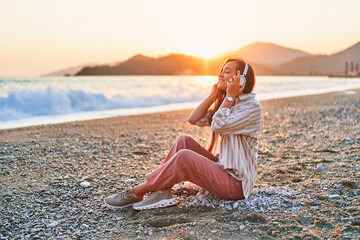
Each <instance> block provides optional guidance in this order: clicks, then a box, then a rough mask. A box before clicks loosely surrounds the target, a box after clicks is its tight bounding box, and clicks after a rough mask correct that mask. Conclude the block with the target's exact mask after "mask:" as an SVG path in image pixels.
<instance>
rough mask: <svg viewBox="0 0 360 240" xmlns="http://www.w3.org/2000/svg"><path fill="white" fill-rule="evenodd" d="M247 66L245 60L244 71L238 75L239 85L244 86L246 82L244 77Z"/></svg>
mask: <svg viewBox="0 0 360 240" xmlns="http://www.w3.org/2000/svg"><path fill="white" fill-rule="evenodd" d="M248 68H249V66H248V64H247V62H245V69H244V72H243V74H241V75H240V87H241V86H244V85H245V83H246V77H245V75H246V73H247V71H248Z"/></svg>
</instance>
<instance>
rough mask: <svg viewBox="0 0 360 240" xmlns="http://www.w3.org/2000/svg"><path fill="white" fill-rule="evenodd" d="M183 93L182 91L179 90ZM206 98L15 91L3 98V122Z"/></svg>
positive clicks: (0, 101) (192, 94)
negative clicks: (108, 95)
mask: <svg viewBox="0 0 360 240" xmlns="http://www.w3.org/2000/svg"><path fill="white" fill-rule="evenodd" d="M178 90H179V89H178ZM203 97H204V96H202V94H199V93H195V92H184V91H180V92H179V91H177V92H168V93H167V94H165V95H160V94H156V93H154V94H153V95H147V96H143V95H132V96H129V95H115V96H112V97H107V96H106V95H105V94H103V93H93V92H86V91H83V90H63V89H59V88H55V87H52V86H49V87H45V88H41V89H22V90H12V91H10V92H9V93H8V94H7V96H5V97H0V121H9V120H16V119H22V118H29V117H35V116H49V115H62V114H69V113H78V112H87V111H100V110H110V109H121V108H137V107H152V106H161V105H166V104H171V103H181V102H193V101H200V100H201V99H202V98H203Z"/></svg>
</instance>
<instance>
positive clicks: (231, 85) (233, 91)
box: [226, 70, 245, 98]
mask: <svg viewBox="0 0 360 240" xmlns="http://www.w3.org/2000/svg"><path fill="white" fill-rule="evenodd" d="M244 88H245V85H244V86H242V87H240V70H238V71H237V74H236V76H233V77H232V78H231V79H230V81H229V82H227V88H226V95H227V96H230V97H232V98H236V97H237V96H239V95H241V94H244V92H243V90H244Z"/></svg>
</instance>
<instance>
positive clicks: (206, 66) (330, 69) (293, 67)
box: [75, 42, 360, 76]
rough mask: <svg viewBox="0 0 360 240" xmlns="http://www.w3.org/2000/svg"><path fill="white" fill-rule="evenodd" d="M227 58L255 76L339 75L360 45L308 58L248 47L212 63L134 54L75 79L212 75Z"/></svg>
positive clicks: (358, 56) (359, 56) (359, 57)
mask: <svg viewBox="0 0 360 240" xmlns="http://www.w3.org/2000/svg"><path fill="white" fill-rule="evenodd" d="M228 57H241V58H243V59H244V60H246V61H247V62H249V63H250V64H251V65H252V66H253V68H254V70H255V73H256V74H257V75H328V74H343V73H344V64H345V62H346V61H348V62H349V61H354V62H359V63H360V42H359V43H357V44H355V45H353V46H351V47H350V48H347V49H345V50H343V51H340V52H338V53H335V54H332V55H311V54H310V53H307V52H304V51H300V50H296V49H292V48H287V47H282V46H280V45H276V44H273V43H264V42H256V43H253V44H249V45H246V46H244V47H242V48H240V49H238V50H235V51H232V52H227V53H225V54H223V55H221V56H219V57H216V58H213V59H204V58H200V57H195V56H190V55H185V54H169V55H166V56H161V57H158V58H154V57H148V56H144V55H140V54H138V55H135V56H133V57H131V58H129V59H128V60H126V61H124V62H120V63H115V64H107V65H97V66H86V67H84V68H82V69H81V70H80V71H78V72H77V73H76V74H75V75H77V76H83V75H216V74H218V73H219V71H220V68H221V66H222V64H223V62H224V61H225V60H226V58H228Z"/></svg>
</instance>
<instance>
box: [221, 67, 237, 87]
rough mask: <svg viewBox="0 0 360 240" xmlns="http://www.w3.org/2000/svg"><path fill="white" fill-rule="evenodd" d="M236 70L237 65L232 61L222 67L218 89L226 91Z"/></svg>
mask: <svg viewBox="0 0 360 240" xmlns="http://www.w3.org/2000/svg"><path fill="white" fill-rule="evenodd" d="M236 68H237V64H236V62H234V61H231V62H228V63H226V64H225V65H224V67H223V68H222V69H221V72H220V74H219V81H218V89H221V90H223V91H226V88H227V83H228V82H229V81H230V79H231V78H233V77H234V76H236Z"/></svg>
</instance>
